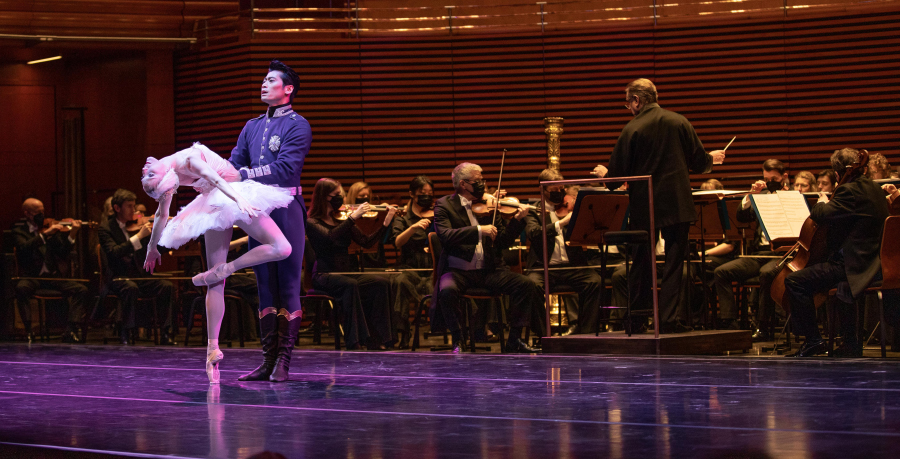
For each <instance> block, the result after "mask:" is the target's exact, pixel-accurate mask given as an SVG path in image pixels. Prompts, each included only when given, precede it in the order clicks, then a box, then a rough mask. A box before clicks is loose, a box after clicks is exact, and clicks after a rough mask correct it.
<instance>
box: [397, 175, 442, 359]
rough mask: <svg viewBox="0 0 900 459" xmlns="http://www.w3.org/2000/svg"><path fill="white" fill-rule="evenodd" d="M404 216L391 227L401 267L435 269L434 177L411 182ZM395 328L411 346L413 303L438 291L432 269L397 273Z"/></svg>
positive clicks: (403, 346) (403, 344)
mask: <svg viewBox="0 0 900 459" xmlns="http://www.w3.org/2000/svg"><path fill="white" fill-rule="evenodd" d="M406 208H407V212H406V214H405V215H404V216H402V217H398V218H395V219H394V223H393V225H392V226H391V240H393V242H394V246H396V247H397V249H399V250H400V260H399V262H398V263H397V267H398V268H401V269H410V268H412V269H431V268H432V262H431V254H429V253H426V250H425V249H426V248H428V233H432V232H434V228H433V227H432V226H431V221H432V219H434V183H433V182H432V181H431V179H430V178H428V177H426V176H424V175H419V176H416V177H415V178H414V179H412V181H411V182H409V203H408V204H407V205H406ZM391 280H392V283H393V285H392V290H393V292H394V309H393V321H394V329H395V330H397V331H399V332H400V336H401V338H400V348H401V349H402V348H405V347H407V345H408V342H409V337H410V329H409V305H410V303H412V302H415V303H416V304H418V303H419V301H421V300H422V296H424V295H430V294H431V292H432V291H433V290H434V285H433V284H432V282H431V272H429V271H405V272H403V273H402V274H400V275H397V276H393V277H392V278H391Z"/></svg>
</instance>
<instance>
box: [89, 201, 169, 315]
mask: <svg viewBox="0 0 900 459" xmlns="http://www.w3.org/2000/svg"><path fill="white" fill-rule="evenodd" d="M97 236H98V237H99V239H100V247H101V249H102V250H103V252H104V254H105V255H106V260H107V269H106V272H105V273H104V278H106V279H114V278H118V277H130V278H139V277H145V278H151V277H153V276H152V275H151V274H150V273H148V272H147V271H144V267H143V264H144V259H145V258H146V257H147V244H148V243H149V242H150V237H146V238H144V239H142V240H141V241H140V242H141V247H140V249H137V250H135V248H134V245H133V244H132V243H131V241H130V240H129V238H128V236H126V234H125V232H124V231H123V230H122V228H121V227H120V226H119V223H118V221H117V220H116V216H115V215H112V216H110V217H109V219H108V220H107V221H105V222H103V223H101V225H100V228H99V229H98V231H97ZM108 287H109V289H110V291H112V292H113V293H115V294H116V296H118V297H119V300H121V302H122V307H121V308H119V310H118V311H117V315H116V321H117V322H119V323H120V324H121V325H122V328H124V329H130V328H134V327H135V325H136V322H135V307H136V305H137V299H138V296H140V297H143V298H155V299H156V312H157V314H160V315H162V314H164V316H163V317H161V321H160V325H161V326H162V327H163V329H164V330H165V329H167V328H168V327H170V326H171V325H172V292H173V291H174V286H173V285H172V283H171V282H169V281H166V280H158V279H152V280H141V281H139V282H135V281H130V280H127V281H126V280H113V281H111V282H110V283H109V285H108ZM142 325H144V324H142Z"/></svg>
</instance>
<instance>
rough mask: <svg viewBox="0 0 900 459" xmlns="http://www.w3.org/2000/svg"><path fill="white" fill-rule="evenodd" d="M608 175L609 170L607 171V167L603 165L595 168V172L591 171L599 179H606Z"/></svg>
mask: <svg viewBox="0 0 900 459" xmlns="http://www.w3.org/2000/svg"><path fill="white" fill-rule="evenodd" d="M608 173H609V169H607V168H606V166H604V165H602V164H597V167H595V168H594V170H592V171H591V174H592V175H595V176H597V177H599V178H603V177H606V174H608Z"/></svg>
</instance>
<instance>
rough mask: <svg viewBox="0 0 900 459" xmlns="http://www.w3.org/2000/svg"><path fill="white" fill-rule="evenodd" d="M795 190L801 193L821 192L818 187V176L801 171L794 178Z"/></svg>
mask: <svg viewBox="0 0 900 459" xmlns="http://www.w3.org/2000/svg"><path fill="white" fill-rule="evenodd" d="M794 190H795V191H799V192H801V193H815V192H818V191H819V188H818V187H817V186H816V176H814V175H813V174H812V172H810V171H800V172H798V173H797V175H795V176H794Z"/></svg>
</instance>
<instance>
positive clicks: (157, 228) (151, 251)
mask: <svg viewBox="0 0 900 459" xmlns="http://www.w3.org/2000/svg"><path fill="white" fill-rule="evenodd" d="M171 204H172V193H165V194H163V196H162V198H161V199H160V200H159V207H158V208H157V209H156V215H155V216H154V217H153V231H151V232H150V244H148V246H147V257H146V258H145V259H144V270H145V271H147V272H148V273H150V274H153V270H154V269H155V268H156V265H157V264H160V260H161V259H162V255H160V254H159V250H158V249H157V248H156V244H157V243H159V238H160V237H162V232H163V230H164V229H166V223H168V222H169V207H170V206H171Z"/></svg>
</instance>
